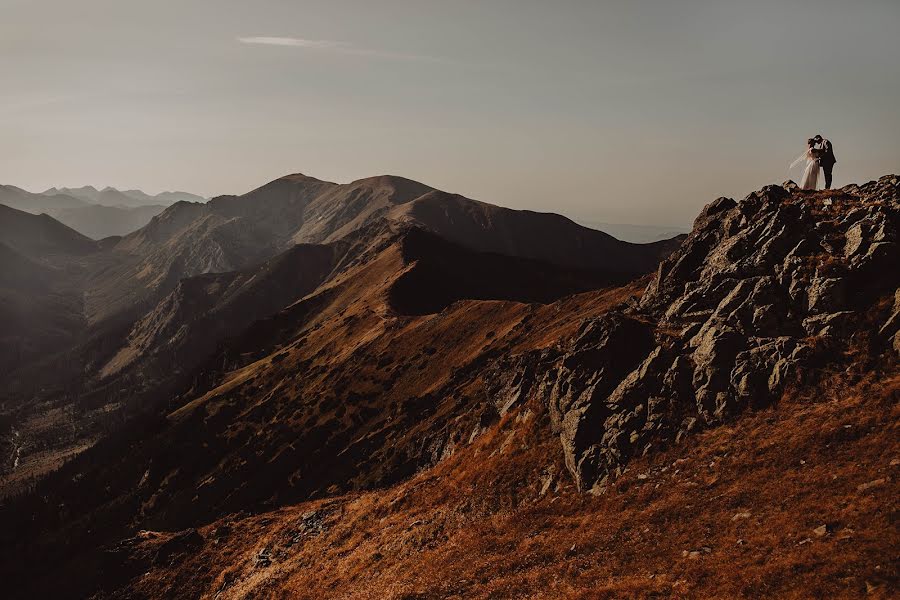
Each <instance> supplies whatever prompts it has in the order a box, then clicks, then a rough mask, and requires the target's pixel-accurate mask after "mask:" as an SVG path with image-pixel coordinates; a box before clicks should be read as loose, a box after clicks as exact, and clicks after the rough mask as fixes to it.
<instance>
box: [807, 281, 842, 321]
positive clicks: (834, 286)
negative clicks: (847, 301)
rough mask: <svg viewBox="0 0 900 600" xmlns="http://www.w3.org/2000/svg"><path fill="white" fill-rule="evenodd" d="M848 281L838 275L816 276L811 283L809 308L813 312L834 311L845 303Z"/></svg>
mask: <svg viewBox="0 0 900 600" xmlns="http://www.w3.org/2000/svg"><path fill="white" fill-rule="evenodd" d="M845 284H846V282H845V281H844V280H843V279H839V278H836V277H816V278H814V279H813V280H812V281H811V282H810V284H809V290H808V292H807V299H808V300H807V309H808V310H809V312H811V313H823V312H834V311H836V310H839V309H840V308H841V307H842V306H843V305H844V295H845V291H844V287H845Z"/></svg>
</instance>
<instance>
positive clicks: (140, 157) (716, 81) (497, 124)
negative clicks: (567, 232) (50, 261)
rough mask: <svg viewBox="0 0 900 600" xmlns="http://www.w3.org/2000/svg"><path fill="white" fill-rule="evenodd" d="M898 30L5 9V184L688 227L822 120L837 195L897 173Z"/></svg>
mask: <svg viewBox="0 0 900 600" xmlns="http://www.w3.org/2000/svg"><path fill="white" fill-rule="evenodd" d="M898 28H900V2H898V1H897V0H854V1H852V2H851V1H850V0H843V1H840V2H837V1H834V0H754V1H753V2H748V1H746V0H714V1H713V0H665V1H663V0H620V1H603V0H595V1H586V0H584V1H576V0H569V1H566V0H556V1H554V2H548V1H546V0H539V1H532V0H454V1H448V0H441V1H431V0H407V1H404V0H359V1H341V0H329V1H312V0H307V1H304V0H291V1H288V0H255V1H253V2H248V1H246V0H240V1H239V0H192V1H189V2H188V1H185V0H180V1H177V2H176V1H170V0H155V1H154V2H147V1H146V0H141V1H132V0H114V1H113V0H110V1H104V0H79V2H72V1H71V0H43V1H36V0H0V82H2V86H0V183H2V184H12V185H17V186H19V187H23V188H25V189H28V190H31V191H41V190H43V189H46V188H48V187H51V186H80V185H86V184H92V185H95V186H106V185H111V186H114V187H118V188H122V189H128V188H141V189H143V190H145V191H147V192H151V193H156V192H159V191H163V190H172V189H179V190H184V191H189V192H194V193H198V194H202V195H205V196H215V195H220V194H228V193H238V194H239V193H244V192H246V191H249V190H250V189H253V188H255V187H258V186H260V185H262V184H264V183H266V182H267V181H270V180H272V179H275V178H277V177H280V176H282V175H285V174H288V173H298V172H301V173H305V174H307V175H311V176H314V177H318V178H320V179H326V180H330V181H337V182H349V181H352V180H354V179H359V178H363V177H368V176H373V175H379V174H393V175H402V176H404V177H408V178H410V179H415V180H417V181H421V182H423V183H426V184H429V185H431V186H434V187H437V188H440V189H443V190H446V191H450V192H457V193H460V194H463V195H465V196H468V197H470V198H475V199H478V200H483V201H485V202H491V203H493V204H499V205H503V206H509V207H513V208H525V209H531V210H540V211H552V212H559V213H562V214H565V215H567V216H569V217H571V218H574V219H576V220H580V221H592V222H610V223H634V224H647V225H663V226H688V225H689V224H690V223H691V222H692V220H693V218H694V217H695V216H696V214H697V212H698V211H699V210H700V208H701V207H702V206H703V205H704V204H706V203H708V202H710V201H711V200H713V199H715V198H717V197H719V196H730V197H736V198H737V197H742V196H744V195H746V194H747V193H749V192H751V191H753V190H755V189H758V188H760V187H762V186H763V185H766V184H769V183H781V182H782V181H784V180H785V179H787V178H788V177H789V173H788V165H789V164H790V163H791V162H792V160H793V159H794V158H795V157H797V156H798V155H799V154H800V153H801V152H802V151H803V150H804V146H805V140H806V139H807V138H808V137H811V136H812V135H814V134H816V133H821V134H823V135H824V136H825V137H827V138H829V139H831V140H832V142H833V144H834V148H835V154H836V156H837V159H838V163H837V165H836V166H835V184H836V185H837V186H841V185H845V184H847V183H851V182H864V181H868V180H870V179H875V178H877V177H879V176H881V175H884V174H887V173H891V172H894V173H896V172H900V108H898V107H900V60H898V57H900V35H897V31H898ZM793 175H794V179H799V177H800V175H799V173H796V172H795V173H794V174H793Z"/></svg>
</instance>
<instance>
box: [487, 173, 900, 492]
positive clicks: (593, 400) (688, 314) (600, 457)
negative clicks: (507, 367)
mask: <svg viewBox="0 0 900 600" xmlns="http://www.w3.org/2000/svg"><path fill="white" fill-rule="evenodd" d="M894 179H895V178H893V177H892V178H882V179H881V180H879V181H878V182H870V183H867V184H865V185H862V186H849V187H847V188H844V189H843V190H839V191H835V192H834V194H835V195H834V196H830V198H832V199H833V200H834V201H833V202H832V204H831V205H830V206H828V207H825V206H824V205H823V204H822V202H821V200H816V199H815V198H814V197H810V196H809V195H808V194H806V193H800V192H796V193H795V191H794V186H792V185H789V184H788V183H786V184H785V185H784V186H768V187H766V188H763V189H762V190H760V191H759V192H755V193H753V194H750V195H749V196H747V197H746V198H744V199H743V200H741V201H740V202H735V201H734V200H732V199H729V198H719V199H717V200H716V201H714V202H712V203H710V204H709V205H707V206H706V207H705V208H704V210H703V211H702V212H701V214H700V216H699V217H698V218H697V220H696V221H695V223H694V229H693V231H692V232H691V234H690V235H689V236H688V237H687V239H685V240H684V242H683V243H682V245H681V247H680V248H679V249H678V250H676V251H675V252H674V253H672V254H671V255H670V256H669V257H668V258H667V259H665V260H664V261H663V262H662V263H661V264H660V266H659V268H658V270H657V273H656V276H655V277H654V278H653V280H652V281H651V282H650V284H649V285H648V286H647V289H646V290H645V292H644V295H643V296H642V298H641V300H640V302H639V303H638V304H637V305H635V306H632V307H630V308H629V309H628V310H629V312H628V316H625V315H623V314H621V313H612V314H610V315H607V316H606V317H603V318H600V319H594V320H591V321H587V322H585V324H584V325H583V326H582V328H581V330H580V331H579V332H578V334H577V335H576V336H575V338H574V339H573V341H572V343H571V344H569V346H568V347H565V348H559V349H558V355H550V354H545V355H544V356H543V357H541V358H540V359H538V360H537V363H534V364H532V363H528V364H526V363H520V366H519V367H518V371H519V374H518V375H517V376H516V377H514V378H508V380H509V384H508V385H506V386H505V387H503V386H501V387H502V392H500V393H498V394H497V396H496V398H497V400H496V402H497V406H498V407H499V408H500V410H502V409H503V407H504V406H506V405H507V404H509V403H512V404H514V403H516V402H518V401H519V399H520V398H522V397H524V396H532V397H534V396H536V397H539V398H541V399H542V400H543V401H545V402H546V403H547V405H548V407H549V412H550V415H551V421H552V423H553V426H554V427H555V430H556V431H557V432H558V433H559V435H560V440H561V442H562V448H563V455H564V457H565V461H566V466H567V467H568V469H569V471H570V472H571V473H572V476H573V478H574V479H575V482H576V483H577V485H578V487H579V488H580V489H582V490H591V489H601V488H602V487H603V486H604V484H605V482H606V480H607V479H608V478H609V477H614V476H616V475H618V474H620V473H621V472H622V470H623V468H624V466H625V464H626V463H627V461H628V460H629V459H630V458H631V457H632V456H635V455H638V454H642V453H645V452H647V451H649V450H650V449H651V448H653V447H655V446H658V445H665V444H667V443H670V442H673V441H674V442H676V443H677V442H681V441H683V440H684V438H685V436H686V435H688V434H689V433H690V432H691V431H692V430H694V429H696V428H697V427H699V426H701V425H712V424H715V423H718V422H721V421H722V420H723V419H726V418H729V417H730V416H732V415H734V414H736V413H738V412H740V411H741V410H743V409H744V408H746V407H750V406H765V405H768V404H771V403H773V402H776V401H777V400H778V399H779V397H780V396H781V394H782V393H783V391H784V390H785V388H786V387H787V386H788V385H790V384H791V383H792V382H795V381H798V380H804V379H805V378H806V377H807V375H808V374H810V373H812V374H813V375H814V373H815V368H814V367H816V368H818V367H822V366H824V365H825V364H826V363H827V361H837V360H841V359H840V357H841V356H842V354H843V353H842V352H840V351H837V352H835V351H834V350H838V349H839V348H840V347H841V345H844V347H846V344H847V343H848V341H849V340H850V338H851V336H852V334H853V333H854V330H855V329H856V328H858V327H860V326H861V322H862V319H863V318H865V315H866V314H867V310H868V309H869V308H870V307H872V306H874V303H875V302H876V300H877V298H879V297H883V294H884V292H885V288H887V289H888V290H891V291H893V290H896V289H897V283H898V281H897V279H898V276H897V273H898V272H900V269H897V268H894V267H897V266H898V265H900V256H898V242H897V240H898V236H897V229H898V227H897V224H898V221H900V191H898V189H897V186H896V185H895V184H894V183H892V181H893V180H894ZM848 205H849V206H853V208H852V209H851V210H849V211H848V212H846V214H844V215H843V216H840V215H839V214H837V215H836V214H835V213H838V212H839V211H841V210H844V208H845V207H846V206H848ZM854 205H855V206H854ZM654 329H656V330H657V334H656V335H657V337H656V338H654ZM898 329H900V292H898V296H897V299H896V302H895V307H894V309H893V310H892V311H891V316H890V317H889V318H888V319H887V320H886V321H885V323H884V325H883V326H882V327H881V335H882V339H883V340H885V341H886V342H889V343H891V344H893V345H894V347H895V349H897V351H898V352H900V331H898ZM662 331H664V332H665V334H664V335H661V334H660V333H659V332H662ZM810 338H820V339H821V338H828V339H829V342H828V344H829V345H828V346H827V347H828V348H829V349H830V351H829V352H827V353H822V352H819V351H817V350H815V348H816V347H818V346H817V344H816V342H815V341H813V340H811V339H810ZM817 352H818V353H817ZM533 359H534V357H532V358H531V359H529V360H533ZM526 362H527V361H526ZM813 375H810V376H813ZM529 382H530V383H529ZM498 389H500V388H498ZM529 390H530V391H529Z"/></svg>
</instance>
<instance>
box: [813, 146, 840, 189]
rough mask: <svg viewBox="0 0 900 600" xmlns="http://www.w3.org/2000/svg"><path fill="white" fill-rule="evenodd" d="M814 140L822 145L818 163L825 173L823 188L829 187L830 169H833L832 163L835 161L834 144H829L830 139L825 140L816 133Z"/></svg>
mask: <svg viewBox="0 0 900 600" xmlns="http://www.w3.org/2000/svg"><path fill="white" fill-rule="evenodd" d="M813 139H814V140H815V141H816V144H820V145H821V147H822V156H821V158H819V164H820V165H822V171H823V172H824V173H825V189H826V190H830V189H831V171H832V169H834V163H836V162H837V159H836V158H835V157H834V146H832V145H831V141H830V140H826V139H825V138H823V137H822V136H821V135H817V136H816V137H814V138H813Z"/></svg>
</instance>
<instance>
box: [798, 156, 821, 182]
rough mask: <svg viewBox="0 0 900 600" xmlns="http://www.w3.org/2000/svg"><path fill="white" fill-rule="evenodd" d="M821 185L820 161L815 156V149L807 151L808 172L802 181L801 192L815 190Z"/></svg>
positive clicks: (804, 174) (805, 172)
mask: <svg viewBox="0 0 900 600" xmlns="http://www.w3.org/2000/svg"><path fill="white" fill-rule="evenodd" d="M818 183H819V159H818V158H817V157H816V156H815V155H814V154H813V149H812V148H810V149H809V150H807V151H806V170H805V171H803V177H802V178H801V179H800V189H801V190H815V189H817V187H816V186H817V185H818Z"/></svg>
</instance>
